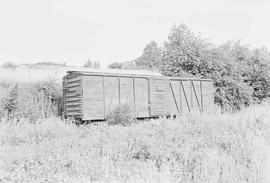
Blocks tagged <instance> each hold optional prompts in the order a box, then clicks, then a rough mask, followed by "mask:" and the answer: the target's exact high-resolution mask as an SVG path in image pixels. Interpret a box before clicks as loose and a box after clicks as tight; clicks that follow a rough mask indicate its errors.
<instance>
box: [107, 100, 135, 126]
mask: <svg viewBox="0 0 270 183" xmlns="http://www.w3.org/2000/svg"><path fill="white" fill-rule="evenodd" d="M133 121H134V115H133V113H132V111H131V109H130V107H129V106H128V105H120V106H119V107H117V108H115V109H114V110H113V111H112V112H111V113H110V114H108V116H107V122H108V123H109V124H111V125H123V126H127V125H130V124H131V123H132V122H133Z"/></svg>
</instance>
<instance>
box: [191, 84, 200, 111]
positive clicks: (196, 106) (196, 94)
mask: <svg viewBox="0 0 270 183" xmlns="http://www.w3.org/2000/svg"><path fill="white" fill-rule="evenodd" d="M190 84H191V93H192V102H193V105H192V111H193V112H201V109H202V108H201V81H197V80H191V81H190Z"/></svg>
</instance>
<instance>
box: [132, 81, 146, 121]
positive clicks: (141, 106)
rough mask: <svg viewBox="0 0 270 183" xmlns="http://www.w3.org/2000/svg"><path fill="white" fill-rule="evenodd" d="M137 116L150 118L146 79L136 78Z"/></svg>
mask: <svg viewBox="0 0 270 183" xmlns="http://www.w3.org/2000/svg"><path fill="white" fill-rule="evenodd" d="M135 92H136V114H137V116H138V117H149V110H148V88H147V79H146V78H136V77H135Z"/></svg>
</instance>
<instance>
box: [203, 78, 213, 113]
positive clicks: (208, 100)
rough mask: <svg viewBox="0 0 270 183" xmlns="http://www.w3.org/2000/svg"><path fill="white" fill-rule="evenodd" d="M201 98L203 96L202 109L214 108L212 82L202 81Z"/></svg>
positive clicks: (210, 109)
mask: <svg viewBox="0 0 270 183" xmlns="http://www.w3.org/2000/svg"><path fill="white" fill-rule="evenodd" d="M202 98H203V100H202V101H203V105H202V106H203V111H206V112H207V111H213V110H214V87H213V82H210V81H203V82H202Z"/></svg>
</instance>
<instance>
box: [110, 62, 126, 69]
mask: <svg viewBox="0 0 270 183" xmlns="http://www.w3.org/2000/svg"><path fill="white" fill-rule="evenodd" d="M122 67H123V63H120V62H114V63H112V64H110V65H109V66H108V68H109V69H122Z"/></svg>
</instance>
